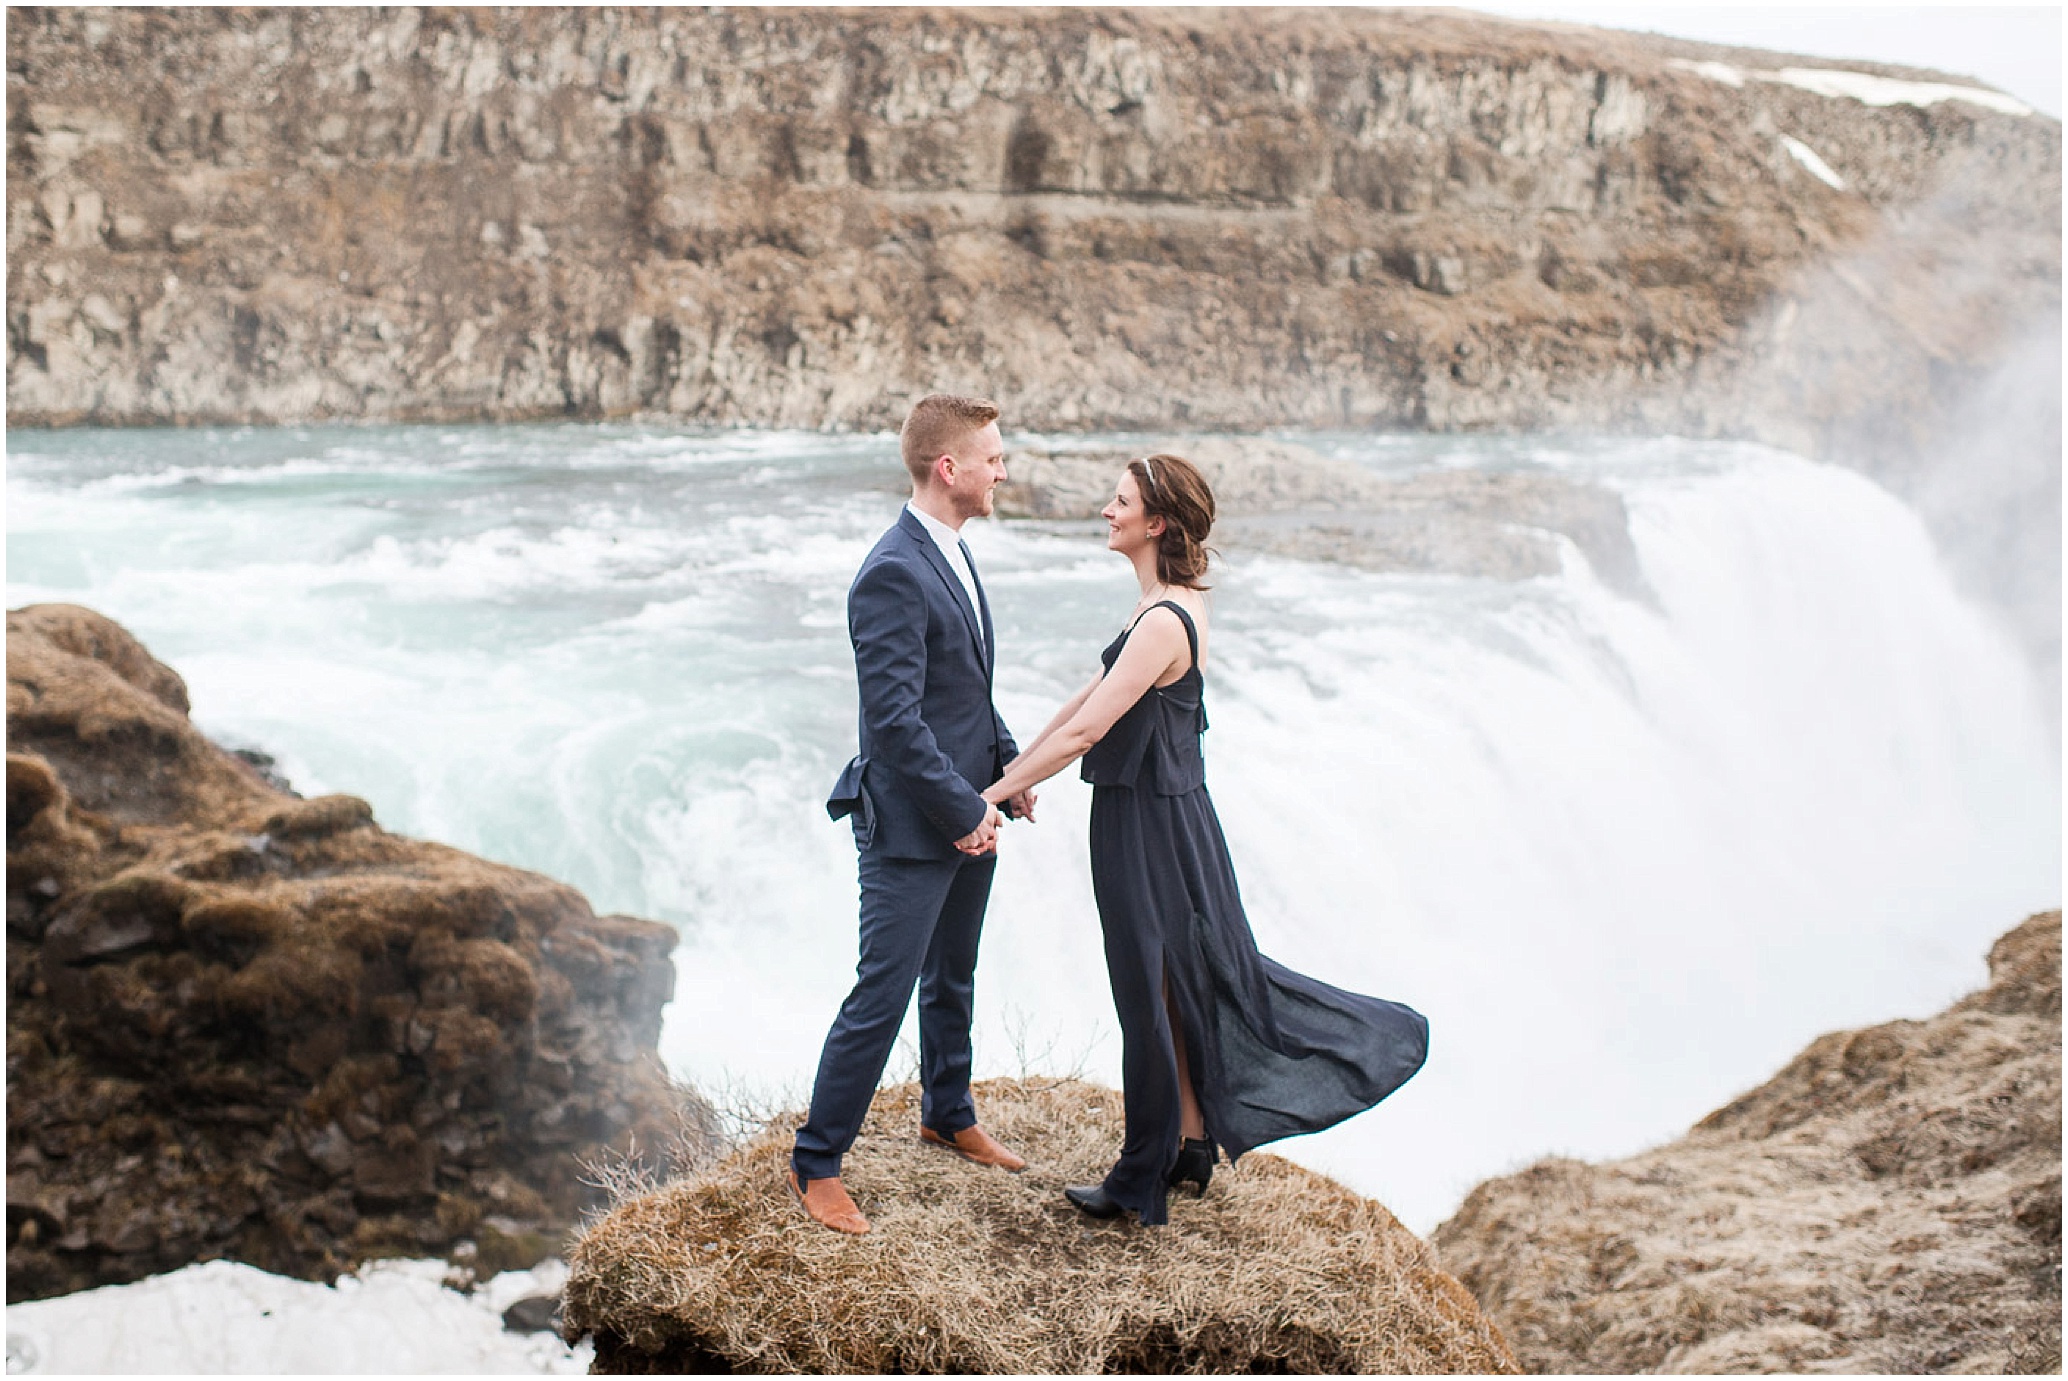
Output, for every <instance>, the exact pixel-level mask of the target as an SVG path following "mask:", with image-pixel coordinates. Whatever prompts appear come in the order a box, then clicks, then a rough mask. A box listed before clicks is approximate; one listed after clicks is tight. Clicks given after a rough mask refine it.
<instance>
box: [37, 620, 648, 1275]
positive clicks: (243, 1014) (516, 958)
mask: <svg viewBox="0 0 2068 1381" xmlns="http://www.w3.org/2000/svg"><path fill="white" fill-rule="evenodd" d="M187 708H188V707H187V696H186V689H185V687H184V685H183V684H182V683H181V681H180V678H179V676H178V675H177V674H176V673H175V672H173V671H172V670H171V669H170V668H169V667H166V666H165V665H163V664H162V663H159V662H157V661H156V660H154V659H153V658H152V657H151V656H150V654H149V653H148V652H147V651H145V649H144V648H143V647H142V646H141V645H140V644H139V643H138V642H137V641H136V640H135V639H134V638H132V637H130V636H129V634H127V633H126V632H124V631H123V630H122V629H121V628H120V627H118V626H117V625H115V624H114V623H112V622H110V621H109V620H107V619H105V618H103V617H101V616H99V615H97V614H95V613H93V612H91V611H89V610H86V609H81V608H78V607H75V606H68V605H38V606H32V607H30V608H27V609H23V610H18V611H15V612H13V613H10V614H9V615H8V618H7V750H8V751H7V984H8V990H7V1225H8V1246H7V1292H8V1299H9V1300H17V1299H23V1298H35V1297H40V1296H45V1295H53V1294H60V1293H64V1292H67V1291H71V1290H76V1289H81V1288H84V1287H88V1286H93V1285H99V1284H108V1283H114V1282H120V1281H128V1280H134V1279H137V1278H139V1277H142V1276H145V1275H150V1274H153V1273H156V1272H159V1271H164V1270H168V1269H171V1268H174V1267H177V1266H180V1265H184V1264H186V1263H188V1262H191V1261H196V1260H207V1259H211V1258H216V1257H231V1258H235V1259H237V1260H241V1261H245V1262H249V1263H251V1264H253V1265H256V1266H260V1267H263V1268H264V1269H267V1270H270V1271H276V1272H282V1273H286V1274H290V1275H296V1276H304V1277H311V1278H327V1277H329V1276H332V1275H335V1274H336V1273H337V1272H338V1271H340V1270H343V1269H345V1268H347V1267H348V1266H350V1265H353V1264H355V1263H357V1262H359V1261H361V1260H364V1259H366V1258H368V1257H373V1256H383V1255H398V1254H406V1255H417V1256H421V1255H427V1254H429V1255H441V1254H446V1253H452V1254H453V1255H454V1256H455V1258H456V1259H457V1260H459V1261H461V1262H463V1263H471V1264H472V1265H473V1266H474V1267H475V1268H476V1269H477V1270H478V1271H479V1272H481V1273H484V1274H486V1273H489V1272H492V1271H494V1270H496V1269H499V1268H501V1267H503V1266H508V1265H528V1264H530V1261H531V1260H535V1259H537V1258H538V1257H539V1256H541V1255H543V1254H544V1253H545V1252H546V1251H549V1250H551V1249H552V1248H553V1247H554V1246H556V1245H557V1242H558V1238H559V1234H560V1233H561V1232H563V1231H564V1230H565V1229H566V1228H567V1227H568V1226H569V1225H570V1224H571V1223H572V1222H573V1220H574V1218H575V1216H576V1214H577V1211H578V1209H579V1207H580V1206H581V1205H582V1204H583V1203H584V1202H585V1201H586V1200H585V1196H586V1195H587V1194H588V1193H589V1191H588V1190H587V1189H586V1188H585V1187H584V1186H583V1184H582V1183H581V1176H582V1172H581V1168H580V1164H579V1161H580V1160H581V1158H583V1157H585V1156H587V1157H593V1156H600V1155H603V1154H605V1153H607V1151H608V1150H609V1148H611V1147H612V1146H617V1147H619V1148H621V1149H622V1147H623V1145H624V1143H625V1142H626V1140H627V1138H628V1137H629V1136H633V1135H636V1136H638V1137H639V1139H640V1140H641V1141H642V1142H643V1143H644V1144H645V1145H647V1146H655V1145H659V1144H661V1143H662V1142H663V1141H664V1140H665V1137H666V1135H667V1133H668V1131H669V1127H670V1123H671V1114H670V1113H669V1112H668V1109H669V1108H670V1106H671V1098H670V1095H669V1091H668V1088H667V1082H666V1078H665V1076H664V1074H663V1073H662V1071H661V1068H660V1065H659V1063H658V1061H657V1060H656V1058H655V1056H654V1045H655V1041H656V1039H657V1038H658V1035H659V1027H660V1012H661V1007H662V1005H663V1004H664V1003H665V1002H666V1001H667V999H668V996H669V994H670V992H671V990H672V987H673V982H674V974H673V968H672V965H671V963H670V961H669V958H668V956H669V953H670V951H671V950H672V948H673V945H674V940H675V936H674V933H673V932H672V931H671V930H669V929H668V928H667V927H665V926H661V925H658V924H655V923H653V922H650V921H642V920H636V919H633V918H631V917H625V916H601V917H599V916H596V915H594V914H593V913H592V912H591V911H590V909H589V907H588V905H587V904H586V903H585V902H584V901H583V900H582V898H581V897H580V895H579V894H577V893H576V892H574V891H573V890H572V889H570V888H568V887H565V886H563V885H561V884H559V883H556V882H553V881H551V880H550V879H547V878H544V877H541V876H539V875H537V874H534V873H527V872H523V871H521V870H519V869H516V868H510V867H504V866H502V865H499V864H494V863H489V862H486V861H484V860H482V859H478V858H474V857H472V856H470V855H467V854H464V853H460V852H459V851H457V850H454V849H448V848H444V847H441V846H439V845H436V844H427V843H422V842H419V841H416V840H411V839H404V838H400V837H398V836H396V835H392V834H389V833H387V832H386V831H384V830H382V829H381V828H379V826H377V825H376V824H375V823H374V820H373V814H372V811H371V810H370V809H369V808H368V806H367V804H366V803H365V802H364V801H361V800H359V799H357V798H355V797H351V796H321V797H316V798H313V799H309V800H303V799H300V798H298V797H296V796H294V795H292V794H290V793H288V792H285V791H283V790H281V789H279V788H278V787H276V786H273V785H269V784H268V783H267V782H266V781H265V780H264V779H262V778H261V777H260V776H259V774H258V773H257V771H256V770H255V769H253V768H252V767H251V766H250V765H249V764H247V763H246V762H244V761H242V760H241V759H239V758H237V757H234V756H232V755H231V754H229V753H226V752H224V751H222V750H221V749H219V748H217V747H216V746H215V745H214V744H212V743H210V742H209V741H208V740H207V739H206V738H205V737H203V736H202V734H201V733H200V732H199V731H198V730H196V729H195V727H194V726H193V724H192V723H191V722H190V721H189V719H188V717H187Z"/></svg>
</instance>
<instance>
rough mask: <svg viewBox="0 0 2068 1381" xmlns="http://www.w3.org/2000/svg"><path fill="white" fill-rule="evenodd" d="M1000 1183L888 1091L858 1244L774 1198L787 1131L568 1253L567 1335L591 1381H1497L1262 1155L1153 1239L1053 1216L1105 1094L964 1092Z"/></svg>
mask: <svg viewBox="0 0 2068 1381" xmlns="http://www.w3.org/2000/svg"><path fill="white" fill-rule="evenodd" d="M976 1093H977V1098H978V1101H979V1103H980V1104H981V1106H982V1107H983V1110H984V1124H985V1126H986V1127H988V1128H990V1129H991V1130H993V1131H994V1132H996V1133H997V1135H998V1136H999V1137H1000V1138H1001V1139H1003V1140H1004V1141H1006V1142H1007V1143H1009V1144H1010V1145H1012V1146H1014V1147H1015V1148H1017V1149H1018V1150H1019V1151H1021V1152H1022V1153H1023V1154H1024V1155H1026V1157H1027V1159H1028V1161H1029V1167H1028V1169H1027V1170H1026V1171H1025V1172H1024V1173H1022V1174H1019V1175H1008V1174H1005V1173H1003V1172H1002V1171H998V1170H992V1169H986V1168H983V1167H980V1166H975V1165H971V1164H969V1163H967V1162H965V1161H963V1160H961V1159H960V1158H958V1157H956V1156H953V1155H950V1154H948V1153H946V1152H943V1151H941V1150H939V1149H937V1148H935V1147H931V1146H926V1145H924V1144H922V1143H921V1142H920V1141H919V1139H918V1129H919V1093H918V1088H917V1086H916V1085H911V1084H906V1085H900V1086H897V1087H894V1088H887V1089H884V1090H882V1091H880V1092H879V1093H878V1094H877V1095H876V1101H875V1105H874V1106H873V1107H872V1109H871V1110H870V1113H869V1117H868V1120H867V1122H866V1123H865V1124H864V1126H863V1128H862V1134H861V1139H860V1141H859V1142H858V1143H857V1144H856V1146H855V1149H854V1152H853V1154H852V1155H851V1156H850V1157H849V1159H848V1162H847V1166H846V1171H845V1174H844V1176H843V1178H844V1179H845V1181H846V1183H847V1185H848V1187H849V1188H850V1189H851V1190H852V1191H853V1192H854V1194H855V1196H856V1199H857V1200H858V1201H859V1202H860V1203H861V1205H862V1207H863V1209H864V1211H865V1212H867V1213H868V1214H869V1215H870V1218H871V1220H872V1221H873V1223H874V1225H875V1226H874V1230H873V1231H872V1232H870V1233H869V1235H867V1236H866V1237H859V1238H856V1237H845V1236H842V1235H841V1234H838V1233H834V1232H831V1231H828V1230H827V1229H825V1228H822V1227H820V1226H819V1225H818V1224H816V1223H814V1222H812V1221H811V1220H810V1219H808V1218H807V1217H805V1215H804V1210H803V1208H802V1207H801V1206H800V1205H799V1204H798V1203H797V1202H796V1200H795V1199H794V1197H793V1196H792V1195H791V1194H790V1191H789V1189H788V1188H787V1187H786V1186H785V1184H784V1182H783V1177H782V1176H783V1169H784V1167H785V1166H786V1164H787V1163H788V1156H789V1146H790V1141H791V1139H792V1137H793V1136H794V1135H795V1131H796V1124H797V1122H798V1121H799V1120H801V1118H797V1117H792V1118H785V1119H779V1120H778V1122H777V1124H775V1125H774V1126H772V1127H771V1129H770V1130H769V1131H768V1132H767V1133H765V1134H763V1135H761V1136H759V1137H757V1138H756V1139H754V1140H753V1141H751V1142H749V1143H748V1144H747V1145H746V1146H744V1147H742V1148H741V1149H740V1150H738V1151H736V1152H735V1153H733V1154H732V1155H731V1156H729V1157H727V1158H726V1159H725V1160H723V1161H720V1162H719V1163H717V1164H716V1165H711V1166H707V1167H705V1168H704V1169H702V1170H701V1171H698V1172H696V1173H692V1174H689V1175H687V1176H684V1177H683V1178H681V1179H678V1180H676V1181H674V1182H672V1183H669V1184H667V1185H665V1186H663V1187H660V1188H656V1189H650V1190H648V1191H646V1192H643V1193H636V1194H633V1195H631V1196H629V1197H627V1198H625V1199H623V1200H622V1201H620V1202H619V1203H618V1204H617V1205H616V1206H615V1207H614V1208H613V1209H612V1210H611V1211H610V1213H609V1214H608V1216H606V1217H604V1218H602V1219H601V1220H600V1221H599V1222H597V1223H595V1224H594V1225H593V1226H591V1227H590V1228H589V1229H588V1231H587V1232H586V1233H585V1234H584V1235H583V1237H582V1239H581V1241H580V1242H579V1243H577V1244H576V1246H575V1249H574V1251H573V1252H572V1253H571V1254H570V1256H569V1261H568V1265H569V1271H570V1274H569V1277H568V1283H567V1290H566V1297H565V1304H564V1309H565V1314H564V1320H565V1322H564V1331H565V1332H566V1334H567V1336H568V1337H569V1338H578V1337H580V1336H582V1335H585V1334H591V1335H594V1337H595V1339H596V1367H595V1369H596V1370H597V1371H599V1372H621V1373H648V1372H652V1373H662V1372H714V1371H753V1372H907V1373H915V1372H936V1373H938V1372H957V1373H970V1374H979V1375H981V1374H997V1373H1005V1374H1014V1373H1018V1374H1025V1373H1030V1372H1062V1373H1073V1372H1074V1373H1087V1372H1089V1373H1114V1372H1119V1373H1129V1372H1133V1373H1142V1372H1254V1371H1263V1372H1294V1373H1298V1372H1307V1373H1314V1372H1392V1373H1413V1374H1425V1373H1431V1372H1473V1373H1512V1372H1513V1371H1514V1370H1515V1362H1514V1359H1513V1357H1511V1356H1510V1355H1509V1352H1508V1349H1507V1346H1506V1344H1504V1343H1503V1342H1502V1341H1501V1336H1500V1333H1499V1332H1498V1330H1496V1329H1495V1328H1494V1327H1493V1326H1492V1325H1491V1324H1489V1323H1488V1322H1487V1320H1486V1318H1485V1316H1483V1315H1482V1314H1481V1313H1480V1311H1479V1307H1478V1306H1477V1305H1475V1304H1474V1303H1473V1302H1472V1298H1471V1296H1469V1295H1467V1294H1466V1293H1465V1291H1464V1290H1463V1289H1462V1288H1461V1287H1460V1286H1459V1285H1458V1283H1457V1282H1456V1281H1455V1280H1453V1279H1451V1278H1450V1277H1449V1276H1447V1275H1445V1274H1444V1273H1443V1272H1442V1271H1441V1270H1439V1269H1437V1268H1436V1266H1435V1263H1434V1260H1433V1255H1432V1253H1431V1252H1430V1250H1429V1248H1428V1247H1427V1246H1426V1245H1425V1244H1424V1243H1423V1242H1422V1241H1421V1240H1420V1239H1418V1238H1417V1237H1415V1235H1414V1234H1413V1233H1411V1232H1409V1231H1408V1230H1407V1229H1406V1228H1404V1227H1402V1226H1400V1224H1399V1223H1398V1222H1397V1221H1396V1220H1395V1219H1394V1218H1393V1215H1392V1214H1390V1213H1388V1212H1387V1211H1386V1210H1385V1209H1384V1208H1383V1207H1381V1206H1380V1205H1379V1204H1377V1203H1374V1202H1373V1201H1371V1200H1369V1199H1365V1198H1361V1197H1359V1196H1358V1195H1356V1194H1353V1193H1351V1192H1350V1191H1349V1190H1347V1189H1345V1188H1343V1187H1342V1186H1341V1185H1339V1184H1336V1183H1335V1182H1333V1181H1331V1180H1328V1179H1326V1178H1324V1177H1322V1176H1320V1175H1317V1174H1314V1173H1312V1172H1310V1171H1307V1170H1303V1169H1301V1168H1300V1167H1298V1166H1296V1165H1293V1164H1291V1163H1290V1162H1288V1161H1284V1160H1281V1159H1279V1158H1278V1157H1276V1156H1272V1155H1267V1154H1262V1153H1258V1154H1254V1155H1250V1156H1245V1157H1243V1160H1242V1164H1241V1166H1240V1167H1238V1168H1232V1169H1231V1168H1229V1167H1226V1166H1223V1167H1222V1168H1221V1169H1220V1170H1219V1171H1217V1172H1216V1173H1215V1175H1214V1178H1213V1183H1212V1185H1211V1186H1210V1187H1209V1188H1208V1190H1207V1192H1206V1194H1205V1195H1204V1196H1203V1197H1202V1198H1199V1199H1196V1200H1195V1199H1192V1198H1189V1197H1188V1198H1182V1199H1178V1200H1174V1201H1173V1202H1172V1204H1171V1221H1170V1224H1169V1226H1168V1227H1162V1228H1149V1229H1145V1228H1141V1227H1138V1226H1136V1225H1134V1224H1132V1223H1128V1222H1106V1223H1096V1222H1092V1221H1091V1220H1089V1219H1086V1218H1085V1217H1084V1216H1083V1215H1082V1214H1080V1213H1079V1212H1078V1211H1077V1210H1076V1209H1075V1208H1072V1207H1071V1206H1070V1205H1069V1204H1068V1203H1067V1202H1065V1201H1064V1199H1063V1196H1062V1187H1063V1186H1064V1185H1065V1184H1082V1183H1090V1182H1096V1181H1097V1179H1098V1177H1099V1176H1100V1175H1101V1174H1103V1173H1104V1172H1105V1169H1106V1167H1107V1165H1108V1164H1110V1163H1111V1160H1112V1157H1113V1152H1114V1148H1115V1147H1117V1146H1118V1145H1119V1144H1120V1131H1121V1128H1120V1121H1121V1118H1120V1095H1119V1094H1118V1093H1116V1092H1114V1091H1113V1090H1111V1089H1103V1088H1098V1087H1096V1086H1093V1085H1090V1084H1084V1083H1079V1082H1077V1081H1074V1080H1061V1081H1041V1080H1010V1079H994V1080H988V1081H985V1082H983V1083H981V1084H979V1085H978V1086H977V1089H976Z"/></svg>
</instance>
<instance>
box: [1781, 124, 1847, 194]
mask: <svg viewBox="0 0 2068 1381" xmlns="http://www.w3.org/2000/svg"><path fill="white" fill-rule="evenodd" d="M1781 147H1782V148H1784V149H1786V150H1787V151H1788V156H1789V157H1790V158H1793V159H1794V160H1795V161H1796V162H1797V163H1800V164H1801V165H1802V166H1803V167H1805V168H1807V169H1809V171H1810V176H1812V177H1814V178H1816V179H1817V181H1819V182H1821V183H1823V184H1824V185H1825V186H1827V187H1836V188H1837V189H1838V190H1839V191H1841V192H1843V191H1844V190H1845V179H1844V178H1842V177H1840V176H1839V175H1838V174H1837V173H1834V172H1832V171H1831V165H1830V164H1829V163H1826V162H1825V161H1824V160H1823V159H1821V158H1819V157H1817V151H1816V150H1815V149H1813V148H1811V147H1810V146H1809V145H1807V144H1805V143H1803V142H1802V141H1801V140H1800V139H1791V138H1789V137H1788V136H1787V135H1785V134H1784V135H1782V136H1781Z"/></svg>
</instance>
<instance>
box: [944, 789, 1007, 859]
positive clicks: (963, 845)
mask: <svg viewBox="0 0 2068 1381" xmlns="http://www.w3.org/2000/svg"><path fill="white" fill-rule="evenodd" d="M1004 818H1005V817H1003V816H1001V815H1000V814H999V813H998V807H997V806H994V805H992V804H991V803H990V802H989V801H986V802H984V820H983V823H982V824H980V825H978V826H977V827H976V828H975V829H973V830H971V831H970V832H969V833H968V834H965V835H963V836H962V838H960V839H958V840H956V841H955V847H956V848H958V849H960V850H962V852H964V853H966V854H968V855H969V856H970V857H971V858H981V857H982V856H983V855H985V854H988V853H996V852H997V851H998V822H999V821H1000V820H1002V819H1004Z"/></svg>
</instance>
